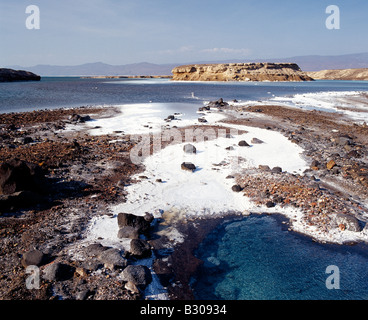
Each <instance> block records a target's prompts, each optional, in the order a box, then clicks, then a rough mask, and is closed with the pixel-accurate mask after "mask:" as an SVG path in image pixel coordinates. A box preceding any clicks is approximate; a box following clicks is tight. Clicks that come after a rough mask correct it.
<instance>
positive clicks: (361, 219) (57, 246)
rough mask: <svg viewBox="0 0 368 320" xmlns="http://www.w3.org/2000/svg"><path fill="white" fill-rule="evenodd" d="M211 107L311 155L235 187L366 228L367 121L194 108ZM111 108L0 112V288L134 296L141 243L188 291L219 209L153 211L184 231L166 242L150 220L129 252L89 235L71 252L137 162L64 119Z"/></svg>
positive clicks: (64, 295) (166, 280)
mask: <svg viewBox="0 0 368 320" xmlns="http://www.w3.org/2000/svg"><path fill="white" fill-rule="evenodd" d="M212 106H213V107H214V108H219V107H220V108H221V109H222V111H223V112H225V113H227V114H228V119H227V120H225V121H223V122H224V123H222V124H221V125H223V126H224V127H226V124H227V123H234V124H243V125H246V126H256V127H261V128H267V129H269V130H273V131H278V132H281V133H282V134H283V135H285V136H287V137H288V138H289V139H290V140H291V141H292V142H294V143H296V144H298V145H300V146H301V147H302V148H303V149H304V150H305V152H304V156H305V157H306V158H307V159H308V160H309V161H310V168H309V169H307V170H306V172H304V175H297V174H289V173H286V172H283V171H282V169H281V168H280V170H277V171H275V170H274V169H275V168H273V169H270V168H267V167H266V166H261V167H259V168H253V169H250V170H248V171H245V172H239V173H238V174H237V175H236V176H234V177H235V178H236V179H235V181H236V183H237V184H238V185H239V188H238V189H236V190H235V189H233V191H234V192H243V193H244V195H245V196H247V197H249V198H250V199H252V200H253V201H254V202H255V203H256V204H260V205H265V206H267V207H274V206H276V205H279V206H280V207H287V206H292V207H296V208H300V209H301V210H303V212H305V217H304V218H305V221H306V222H307V223H308V224H309V225H312V226H316V227H317V228H319V230H321V232H325V231H326V232H327V231H328V230H329V229H331V228H336V227H338V228H339V230H341V232H346V231H352V232H356V233H357V234H358V233H360V232H364V230H367V227H365V226H366V222H368V221H367V218H366V209H365V206H364V204H363V203H364V201H365V199H366V197H367V194H368V192H367V186H368V165H367V163H366V156H367V152H368V151H367V147H366V145H367V139H368V138H367V137H368V128H367V126H366V125H364V124H363V125H358V124H354V123H352V122H351V121H349V119H347V118H344V117H343V116H342V115H337V114H332V113H324V112H320V111H306V110H299V109H293V108H287V107H282V106H268V105H267V106H250V107H249V106H238V105H236V106H232V105H231V104H229V103H225V102H224V101H223V100H222V99H220V100H219V101H217V102H214V103H210V104H209V105H208V106H207V107H205V108H204V109H206V110H210V111H211V108H212ZM114 112H116V111H115V110H113V109H111V108H108V109H106V108H78V109H60V110H51V111H50V110H48V111H47V110H43V111H34V112H28V113H11V114H2V115H0V123H1V125H0V137H1V143H0V164H1V168H0V176H1V180H0V248H1V250H0V259H1V261H2V263H1V264H0V299H16V300H18V299H88V300H101V299H109V300H111V299H121V300H130V299H133V300H134V299H142V298H144V295H143V294H142V293H143V290H142V288H144V286H145V285H146V283H147V282H148V281H150V277H149V273H148V271H147V268H143V267H142V266H140V267H139V259H140V258H139V257H140V255H142V256H144V257H145V256H146V255H148V254H150V248H149V247H150V246H151V248H152V250H154V251H155V256H156V257H157V259H156V261H155V262H154V266H153V268H154V270H155V272H156V274H157V275H158V277H159V278H160V280H161V281H162V284H163V285H165V286H167V287H168V292H169V294H170V298H172V299H192V298H193V295H192V293H191V290H190V285H189V282H190V276H191V275H192V274H193V273H194V272H195V270H196V267H197V266H198V265H200V263H201V261H199V260H198V259H196V258H195V257H194V256H193V251H194V250H195V248H196V247H197V245H198V243H199V242H201V241H202V240H203V238H204V236H205V235H206V234H207V233H208V232H209V231H210V229H211V228H213V227H215V226H216V224H217V223H220V222H221V221H222V218H219V219H218V220H216V219H213V218H208V219H205V218H203V219H199V220H198V219H193V220H192V221H190V220H186V221H182V220H180V219H177V220H175V218H173V217H170V215H169V213H164V214H163V216H162V221H158V222H159V223H157V224H156V227H157V225H158V227H160V225H161V226H163V227H165V224H166V225H167V224H169V225H170V226H173V227H176V228H178V230H179V231H180V232H181V233H182V234H183V235H185V238H186V240H185V242H184V243H180V244H179V245H178V247H175V248H173V249H172V250H171V249H170V250H168V249H167V241H166V240H165V237H164V236H163V237H161V238H160V237H157V236H156V235H155V234H154V231H155V230H150V231H149V232H148V234H147V237H146V239H147V241H146V242H145V241H141V240H143V239H133V240H135V241H133V243H132V244H131V250H132V252H121V251H119V250H117V249H114V248H109V247H105V246H102V245H100V244H98V243H94V244H91V245H89V246H87V247H84V248H80V252H78V255H75V252H71V248H74V250H75V248H76V246H75V244H76V243H78V242H79V241H80V240H83V235H84V234H85V230H86V228H87V226H88V224H89V222H90V220H91V219H92V218H93V217H96V216H108V217H110V216H111V213H110V212H109V205H111V204H116V203H121V202H124V201H125V198H126V195H127V191H126V189H125V186H126V185H127V184H130V183H134V181H133V180H131V176H132V175H133V174H135V173H138V172H140V171H141V170H142V169H143V168H141V167H140V166H137V165H134V164H133V163H131V161H130V157H129V152H130V150H131V148H132V147H133V144H132V142H131V141H130V137H129V136H127V135H122V136H120V137H119V140H116V141H115V142H114V143H111V140H115V138H116V137H115V136H109V135H104V136H91V135H88V134H87V132H85V131H83V130H76V131H68V130H65V128H66V126H67V125H68V126H70V125H74V126H79V125H80V123H83V122H84V121H89V120H90V119H91V118H92V119H93V118H96V117H102V116H109V115H111V114H114ZM206 128H207V127H206ZM251 143H253V142H251ZM254 143H256V142H254ZM15 158H16V159H18V160H15ZM219 168H220V167H219ZM19 172H21V173H22V174H21V175H20V174H19ZM35 178H36V179H37V180H34V179H35ZM142 179H144V177H142ZM40 183H41V188H39V184H40ZM119 217H120V219H119ZM138 220H139V219H137V218H135V217H131V216H129V215H126V214H119V216H118V223H119V228H120V229H119V233H120V232H121V233H122V232H124V233H128V232H129V233H130V234H133V235H134V237H136V236H137V234H138V233H139V230H135V229H134V228H135V224H137V222H136V221H138ZM149 221H150V220H149ZM156 222H157V221H156ZM139 223H140V224H143V225H145V222H144V221H143V222H142V221H140V222H139ZM151 232H153V233H151ZM137 240H139V241H137ZM317 240H318V239H317ZM147 242H148V243H149V244H150V246H149V245H148V244H147ZM133 244H134V245H133ZM81 256H83V259H78V257H81ZM137 264H138V266H137V267H139V268H136V269H134V268H133V266H136V265H137ZM28 265H37V266H39V268H40V271H41V274H42V277H41V281H40V288H39V289H33V290H30V289H27V288H26V286H25V283H26V279H27V277H28V276H29V274H27V272H26V266H28ZM128 267H129V268H128ZM132 269H134V270H132ZM134 274H139V275H140V278H142V279H143V282H142V283H141V284H139V283H134V281H135V278H134V276H133V275H134ZM122 276H123V277H122Z"/></svg>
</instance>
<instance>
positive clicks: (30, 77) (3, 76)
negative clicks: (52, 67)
mask: <svg viewBox="0 0 368 320" xmlns="http://www.w3.org/2000/svg"><path fill="white" fill-rule="evenodd" d="M40 80H41V77H40V76H39V75H37V74H34V73H32V72H29V71H24V70H13V69H7V68H0V82H13V81H40Z"/></svg>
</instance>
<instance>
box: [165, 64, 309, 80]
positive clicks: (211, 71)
mask: <svg viewBox="0 0 368 320" xmlns="http://www.w3.org/2000/svg"><path fill="white" fill-rule="evenodd" d="M172 73H173V80H178V81H312V80H313V79H312V78H311V77H310V76H308V75H307V74H306V73H305V72H303V71H302V70H301V69H300V68H299V66H298V65H297V64H295V63H226V64H194V65H183V66H178V67H175V68H174V69H173V70H172Z"/></svg>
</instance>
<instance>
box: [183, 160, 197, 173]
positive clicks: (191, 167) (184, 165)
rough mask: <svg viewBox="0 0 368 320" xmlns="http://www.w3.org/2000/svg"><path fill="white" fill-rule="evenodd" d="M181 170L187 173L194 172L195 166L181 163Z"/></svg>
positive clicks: (189, 163)
mask: <svg viewBox="0 0 368 320" xmlns="http://www.w3.org/2000/svg"><path fill="white" fill-rule="evenodd" d="M181 168H182V170H188V171H192V172H193V171H194V170H195V169H196V166H195V165H194V164H193V163H191V162H183V163H182V164H181Z"/></svg>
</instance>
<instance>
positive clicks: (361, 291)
mask: <svg viewBox="0 0 368 320" xmlns="http://www.w3.org/2000/svg"><path fill="white" fill-rule="evenodd" d="M281 222H282V219H281V218H280V217H275V216H266V215H262V216H256V215H255V216H249V217H246V218H244V219H242V220H238V221H231V222H225V223H223V224H221V225H220V226H218V227H217V228H216V229H215V230H213V231H212V232H211V233H210V234H209V235H208V236H207V238H206V239H205V240H204V241H203V242H202V243H201V245H200V246H199V247H198V249H197V251H196V256H197V257H198V258H200V259H201V260H203V261H204V263H203V266H202V267H201V268H200V269H199V271H198V273H197V274H196V276H195V277H194V279H193V283H192V287H193V291H194V295H195V297H196V299H204V300H206V299H215V300H217V299H225V300H253V299H256V300H289V299H292V300H358V299H368V248H367V247H365V246H363V245H355V246H340V245H332V244H320V243H316V242H314V241H312V240H311V239H310V238H307V237H304V236H301V235H299V234H296V233H294V232H290V231H288V229H287V225H286V224H283V223H281ZM329 268H330V269H329Z"/></svg>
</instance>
